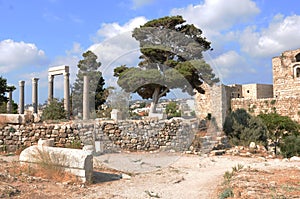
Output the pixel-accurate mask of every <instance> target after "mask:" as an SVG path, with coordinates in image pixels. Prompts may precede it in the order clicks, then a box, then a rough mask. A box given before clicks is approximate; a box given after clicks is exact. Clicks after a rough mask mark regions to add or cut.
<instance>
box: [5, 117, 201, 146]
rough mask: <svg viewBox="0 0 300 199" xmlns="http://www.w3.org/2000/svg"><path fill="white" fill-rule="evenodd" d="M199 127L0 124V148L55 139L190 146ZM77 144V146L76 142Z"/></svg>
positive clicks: (169, 123) (187, 123) (185, 123)
mask: <svg viewBox="0 0 300 199" xmlns="http://www.w3.org/2000/svg"><path fill="white" fill-rule="evenodd" d="M197 130H198V120H181V119H178V120H143V121H119V122H114V121H111V120H109V121H97V120H96V121H90V122H85V123H80V122H78V123H76V122H73V123H61V124H44V123H39V124H26V125H25V124H24V125H14V124H8V125H4V126H1V127H0V151H3V150H6V151H15V150H17V149H20V148H24V147H28V146H31V145H35V144H36V143H37V141H38V140H39V139H40V138H41V139H54V145H55V146H58V147H66V146H72V144H74V143H78V142H81V146H83V145H93V146H95V142H100V145H101V149H100V151H98V152H115V151H120V150H133V151H135V150H145V151H151V150H175V151H184V150H187V149H188V148H189V147H190V144H191V143H192V140H193V138H194V135H195V133H196V132H197ZM77 147H78V145H77Z"/></svg>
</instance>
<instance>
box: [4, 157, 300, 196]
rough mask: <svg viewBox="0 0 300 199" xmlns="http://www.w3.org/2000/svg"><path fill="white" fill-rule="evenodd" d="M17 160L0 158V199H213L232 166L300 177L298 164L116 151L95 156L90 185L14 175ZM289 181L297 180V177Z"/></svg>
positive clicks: (257, 159)
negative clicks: (279, 170) (277, 170)
mask: <svg viewBox="0 0 300 199" xmlns="http://www.w3.org/2000/svg"><path fill="white" fill-rule="evenodd" d="M17 160H18V156H0V196H3V197H8V194H6V192H8V193H10V196H11V197H13V198H14V197H15V198H86V199H92V198H130V199H131V198H139V199H140V198H165V199H168V198H172V199H174V198H179V199H181V198H218V194H219V193H218V190H219V189H220V187H221V185H222V183H223V182H224V178H223V175H224V173H225V172H226V171H231V170H232V168H233V167H235V166H237V165H243V168H244V169H245V172H247V170H246V169H255V170H256V171H259V170H263V171H269V172H268V173H269V174H270V173H273V174H274V176H276V175H277V174H276V172H271V171H274V169H278V168H280V169H281V170H284V169H290V170H291V171H293V172H296V173H300V161H289V160H282V159H265V158H243V157H237V156H213V157H208V156H198V155H187V154H184V155H182V154H174V153H173V154H172V153H171V154H168V153H162V154H150V153H142V154H141V153H122V154H105V155H102V156H98V157H95V158H94V168H95V169H94V170H95V172H94V183H92V184H90V185H81V184H73V183H70V182H56V181H53V180H47V179H43V178H38V177H31V176H28V175H26V174H24V173H20V172H19V171H18V162H17ZM249 171H250V170H249ZM249 178H251V176H250V177H249ZM252 178H257V176H255V175H253V176H252ZM248 180H249V179H248ZM273 180H276V177H275V178H274V179H273ZM294 180H296V181H297V180H298V182H300V175H298V176H296V177H295V179H294ZM250 181H251V179H250ZM235 183H238V182H235ZM257 183H259V181H258V182H257ZM299 186H300V184H299ZM1 192H2V193H1ZM5 194H6V195H5Z"/></svg>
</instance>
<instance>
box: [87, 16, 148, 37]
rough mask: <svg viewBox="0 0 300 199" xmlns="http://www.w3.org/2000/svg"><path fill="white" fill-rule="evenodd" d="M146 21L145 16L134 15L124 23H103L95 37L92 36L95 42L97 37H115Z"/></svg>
mask: <svg viewBox="0 0 300 199" xmlns="http://www.w3.org/2000/svg"><path fill="white" fill-rule="evenodd" d="M146 22H147V19H146V18H145V17H136V18H133V19H131V20H129V21H128V22H127V23H125V24H124V25H120V24H119V23H116V22H115V23H103V24H102V25H101V28H100V29H99V30H98V31H97V34H96V37H94V38H93V40H94V41H95V42H98V38H99V37H100V39H101V40H102V39H108V38H112V37H115V36H117V35H119V34H122V33H125V32H128V31H132V30H133V29H134V28H136V27H138V26H140V25H143V24H144V23H146Z"/></svg>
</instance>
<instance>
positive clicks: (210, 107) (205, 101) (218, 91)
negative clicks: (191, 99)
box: [195, 84, 232, 130]
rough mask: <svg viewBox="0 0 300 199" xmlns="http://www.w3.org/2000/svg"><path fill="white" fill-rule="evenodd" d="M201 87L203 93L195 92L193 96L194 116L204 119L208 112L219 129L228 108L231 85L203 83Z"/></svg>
mask: <svg viewBox="0 0 300 199" xmlns="http://www.w3.org/2000/svg"><path fill="white" fill-rule="evenodd" d="M203 88H204V90H205V94H200V93H197V94H196V96H195V104H196V116H197V118H200V119H205V118H206V117H207V116H208V114H210V115H211V117H212V118H214V120H215V121H216V125H217V127H218V129H219V130H221V129H222V126H223V123H224V121H225V117H226V115H227V114H228V112H229V110H230V99H231V96H230V95H231V93H232V92H231V87H229V86H225V85H223V84H221V85H213V86H208V85H207V84H203Z"/></svg>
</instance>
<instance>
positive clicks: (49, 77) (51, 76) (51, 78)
mask: <svg viewBox="0 0 300 199" xmlns="http://www.w3.org/2000/svg"><path fill="white" fill-rule="evenodd" d="M53 79H54V75H50V74H49V75H48V81H49V82H52V81H53Z"/></svg>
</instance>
